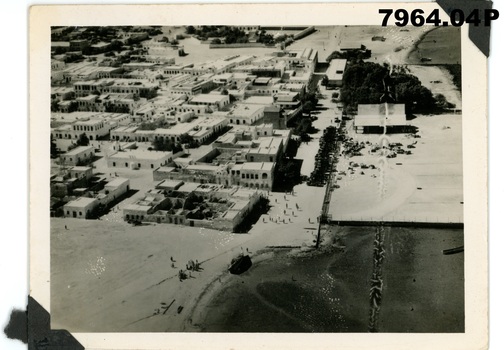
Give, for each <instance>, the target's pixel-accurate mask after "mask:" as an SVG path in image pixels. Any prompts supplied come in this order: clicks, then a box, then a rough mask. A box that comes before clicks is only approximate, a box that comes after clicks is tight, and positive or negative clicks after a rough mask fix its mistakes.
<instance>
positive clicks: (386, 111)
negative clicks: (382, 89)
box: [354, 103, 408, 133]
mask: <svg viewBox="0 0 504 350" xmlns="http://www.w3.org/2000/svg"><path fill="white" fill-rule="evenodd" d="M357 110H358V111H357V115H356V116H355V120H354V128H355V130H356V131H357V133H363V132H371V131H373V130H380V131H381V130H383V127H385V126H386V127H387V128H394V127H404V126H406V125H408V121H407V120H406V110H405V105H404V104H394V103H381V104H360V105H358V108H357ZM389 130H390V129H389Z"/></svg>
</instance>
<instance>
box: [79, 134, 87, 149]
mask: <svg viewBox="0 0 504 350" xmlns="http://www.w3.org/2000/svg"><path fill="white" fill-rule="evenodd" d="M77 144H78V145H79V146H88V145H89V138H88V137H87V135H86V133H83V134H80V135H79V139H78V140H77Z"/></svg>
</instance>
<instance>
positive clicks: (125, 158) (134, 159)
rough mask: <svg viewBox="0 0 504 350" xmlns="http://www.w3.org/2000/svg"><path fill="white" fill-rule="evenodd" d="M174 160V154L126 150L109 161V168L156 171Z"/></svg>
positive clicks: (114, 155)
mask: <svg viewBox="0 0 504 350" xmlns="http://www.w3.org/2000/svg"><path fill="white" fill-rule="evenodd" d="M172 160H173V153H172V152H161V151H144V150H139V149H136V150H125V151H118V152H117V153H115V154H113V155H111V156H109V157H108V159H107V166H108V167H109V168H110V169H112V168H123V169H124V168H127V169H136V170H142V169H155V168H158V167H160V166H163V165H167V164H168V163H170V162H171V161H172Z"/></svg>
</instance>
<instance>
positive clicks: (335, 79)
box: [326, 59, 347, 87]
mask: <svg viewBox="0 0 504 350" xmlns="http://www.w3.org/2000/svg"><path fill="white" fill-rule="evenodd" d="M346 64H347V60H346V59H333V60H331V63H329V68H327V71H326V76H327V79H328V80H327V86H328V87H336V86H341V85H342V84H343V74H344V73H345V68H346Z"/></svg>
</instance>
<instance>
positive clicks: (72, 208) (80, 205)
mask: <svg viewBox="0 0 504 350" xmlns="http://www.w3.org/2000/svg"><path fill="white" fill-rule="evenodd" d="M98 204H100V203H99V201H98V200H97V199H96V198H88V197H79V198H77V199H75V200H73V201H70V202H68V203H67V204H65V205H64V206H63V213H64V215H65V217H67V218H77V219H88V218H89V217H91V215H92V213H93V211H94V209H95V208H96V207H98Z"/></svg>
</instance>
